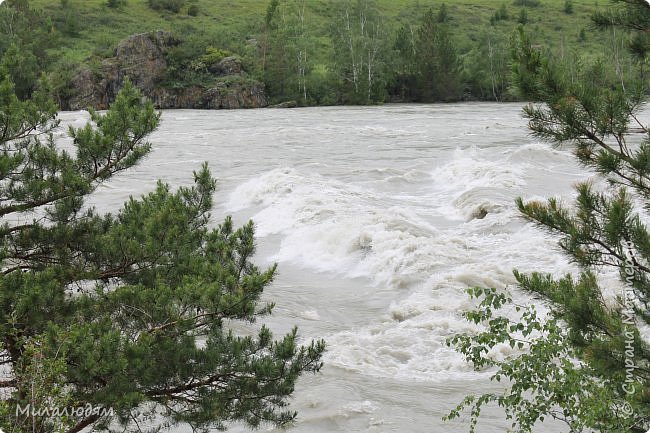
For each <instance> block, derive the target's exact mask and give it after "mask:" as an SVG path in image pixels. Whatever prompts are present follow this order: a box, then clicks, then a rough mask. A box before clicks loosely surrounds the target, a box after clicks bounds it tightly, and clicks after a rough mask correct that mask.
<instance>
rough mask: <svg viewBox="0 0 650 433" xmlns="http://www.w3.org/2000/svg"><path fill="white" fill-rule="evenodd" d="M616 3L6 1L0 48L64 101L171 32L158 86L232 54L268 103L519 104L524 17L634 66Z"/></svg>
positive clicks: (562, 47) (586, 51) (552, 41)
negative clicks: (516, 59)
mask: <svg viewBox="0 0 650 433" xmlns="http://www.w3.org/2000/svg"><path fill="white" fill-rule="evenodd" d="M608 7H609V2H607V1H605V0H571V1H566V0H540V1H535V2H532V1H525V2H524V1H512V0H503V1H488V0H463V1H453V2H451V1H450V2H442V1H434V2H425V1H421V0H399V1H392V0H341V1H336V2H330V1H307V0H268V1H267V0H264V1H262V0H239V1H236V2H235V1H225V0H223V1H212V0H155V1H154V0H119V1H117V0H110V1H107V0H88V1H81V0H58V1H53V0H29V1H28V0H7V1H6V2H5V3H4V5H3V7H1V8H0V23H2V24H0V32H2V33H3V35H4V37H3V38H2V42H0V54H4V53H11V52H13V51H11V50H15V52H16V53H18V52H19V53H20V55H19V56H18V54H15V55H16V56H18V58H19V59H20V60H19V61H18V60H17V61H16V64H15V65H14V68H15V69H14V70H15V71H16V73H15V74H14V75H15V77H14V81H15V82H16V86H17V91H18V92H19V94H20V93H21V92H22V93H25V92H27V93H29V91H31V89H32V88H33V86H34V83H35V80H36V78H37V77H38V75H39V74H38V71H44V72H45V73H46V74H47V75H48V76H49V77H50V81H51V83H52V90H53V92H55V93H56V94H58V95H59V96H61V97H64V96H65V95H66V93H69V92H71V91H73V90H74V89H71V88H70V83H71V80H72V76H73V75H74V73H75V71H77V70H79V68H80V67H82V66H83V67H87V68H90V69H91V70H96V71H98V70H99V69H100V68H101V64H102V61H103V60H104V59H107V58H110V57H111V56H113V55H114V49H115V47H116V45H117V43H118V42H119V41H120V40H122V39H124V38H126V37H127V36H129V35H131V34H135V33H143V32H150V31H155V30H158V29H162V30H168V31H171V32H172V33H173V34H174V35H175V37H176V38H178V39H179V41H180V44H179V45H178V46H176V47H174V48H173V49H170V50H169V52H168V53H166V60H167V64H168V65H169V68H168V72H167V76H166V77H165V78H164V79H163V80H161V82H160V83H159V85H160V86H166V85H173V86H175V87H177V88H178V87H182V86H195V85H201V83H203V82H204V81H205V83H204V84H205V85H209V84H210V83H211V80H213V77H211V76H209V75H208V74H206V73H205V72H206V71H205V67H202V66H205V62H202V59H205V57H206V56H211V55H214V53H229V54H231V55H234V56H236V57H239V58H240V59H241V60H242V62H243V65H244V69H245V70H246V71H247V73H248V75H249V76H250V77H251V78H253V79H256V80H259V81H262V82H264V83H265V86H266V92H267V95H268V97H269V99H270V102H271V103H277V102H283V101H289V100H291V101H296V103H297V104H298V105H321V104H373V103H381V102H389V101H419V102H429V101H457V100H497V101H503V100H516V99H518V96H517V95H516V94H515V93H513V92H511V91H510V89H511V84H512V83H511V80H510V69H509V64H508V62H509V60H508V59H509V55H510V54H509V53H510V47H511V39H512V34H513V31H514V30H515V29H516V27H517V26H519V25H524V26H525V28H526V30H527V32H528V33H530V34H531V37H532V38H533V40H535V41H536V43H537V44H539V47H540V48H541V49H542V50H544V51H547V52H552V53H554V55H555V56H558V57H560V58H563V59H568V60H572V59H573V58H574V56H575V55H577V54H580V56H583V57H584V56H586V57H592V58H594V57H598V56H599V55H600V53H603V52H609V53H616V54H617V55H619V56H620V57H621V61H620V65H622V67H623V68H627V67H629V64H630V62H631V60H630V59H629V58H627V57H626V54H625V50H624V48H623V47H624V44H625V42H624V35H623V34H622V33H621V32H616V31H613V30H611V31H609V32H604V33H603V32H596V31H595V30H594V28H593V26H592V24H591V21H590V18H589V17H590V16H591V15H592V14H593V13H594V12H596V11H605V10H606V9H607V8H608ZM18 71H23V72H24V71H34V72H31V73H27V74H25V73H23V72H20V73H19V72H18Z"/></svg>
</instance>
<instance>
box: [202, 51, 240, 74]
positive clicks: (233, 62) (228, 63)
mask: <svg viewBox="0 0 650 433" xmlns="http://www.w3.org/2000/svg"><path fill="white" fill-rule="evenodd" d="M208 71H210V72H212V73H213V74H215V75H217V76H219V77H222V76H225V75H242V74H243V69H242V66H241V60H240V59H239V57H236V56H229V57H224V58H223V59H221V60H219V61H218V62H217V63H215V64H213V65H210V66H208Z"/></svg>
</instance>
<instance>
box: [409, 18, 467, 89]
mask: <svg viewBox="0 0 650 433" xmlns="http://www.w3.org/2000/svg"><path fill="white" fill-rule="evenodd" d="M416 52H417V61H416V68H417V74H418V80H419V84H418V87H419V91H420V99H421V100H423V101H449V100H455V99H458V98H459V97H460V93H461V83H460V80H459V75H460V74H459V61H458V56H457V54H456V47H455V45H454V42H453V40H452V37H451V33H450V31H449V27H448V25H447V24H445V23H440V22H438V19H437V17H436V14H435V13H434V11H433V9H429V10H428V11H427V12H426V13H425V14H424V16H423V18H422V24H421V25H420V28H419V29H418V38H417V46H416Z"/></svg>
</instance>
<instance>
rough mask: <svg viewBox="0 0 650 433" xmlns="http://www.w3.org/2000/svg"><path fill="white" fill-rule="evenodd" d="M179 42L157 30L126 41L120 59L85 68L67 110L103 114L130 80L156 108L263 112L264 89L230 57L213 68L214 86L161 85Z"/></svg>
mask: <svg viewBox="0 0 650 433" xmlns="http://www.w3.org/2000/svg"><path fill="white" fill-rule="evenodd" d="M178 43H179V42H178V41H177V40H176V39H175V38H174V37H173V36H172V34H171V33H169V32H165V31H157V32H153V33H143V34H138V35H132V36H129V37H128V38H126V39H124V40H123V41H121V42H120V43H119V44H118V45H117V48H116V49H115V56H114V57H112V58H110V59H105V60H103V61H102V62H101V64H100V66H99V68H95V70H90V69H89V68H82V69H81V70H79V71H78V72H77V73H76V74H75V75H74V77H73V79H72V81H71V83H70V87H71V96H70V97H69V98H67V99H66V100H64V101H61V105H62V108H63V109H66V110H80V109H85V108H88V107H92V108H95V109H99V110H103V109H106V108H108V105H109V104H110V103H111V102H113V101H114V100H115V97H116V96H117V93H118V92H119V90H120V89H121V88H122V86H123V85H124V81H125V80H126V79H127V78H128V79H129V80H131V82H132V83H133V84H134V85H135V86H136V87H138V88H139V89H140V90H141V91H142V93H143V94H144V95H145V96H147V97H148V98H150V99H151V100H152V101H153V103H154V105H155V106H156V107H157V108H206V109H219V108H258V107H265V106H267V105H268V102H267V99H266V95H265V93H264V85H263V84H262V83H260V82H257V81H255V80H251V79H248V78H246V76H245V72H244V70H243V69H242V65H241V61H240V60H239V59H238V58H236V57H226V58H224V59H222V60H220V61H219V62H217V63H215V64H213V65H210V66H209V68H208V70H209V71H210V73H212V74H214V78H215V80H214V84H213V85H212V86H206V87H201V86H191V87H182V88H167V87H165V86H163V85H161V82H162V80H163V78H164V76H165V72H166V70H167V61H166V60H165V51H166V49H167V48H169V47H172V46H174V45H176V44H178Z"/></svg>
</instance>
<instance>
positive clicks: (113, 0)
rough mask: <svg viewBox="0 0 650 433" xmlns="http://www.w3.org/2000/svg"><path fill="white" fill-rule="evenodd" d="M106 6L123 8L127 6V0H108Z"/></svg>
mask: <svg viewBox="0 0 650 433" xmlns="http://www.w3.org/2000/svg"><path fill="white" fill-rule="evenodd" d="M106 6H108V7H109V8H112V9H117V8H121V7H122V6H126V0H106Z"/></svg>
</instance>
